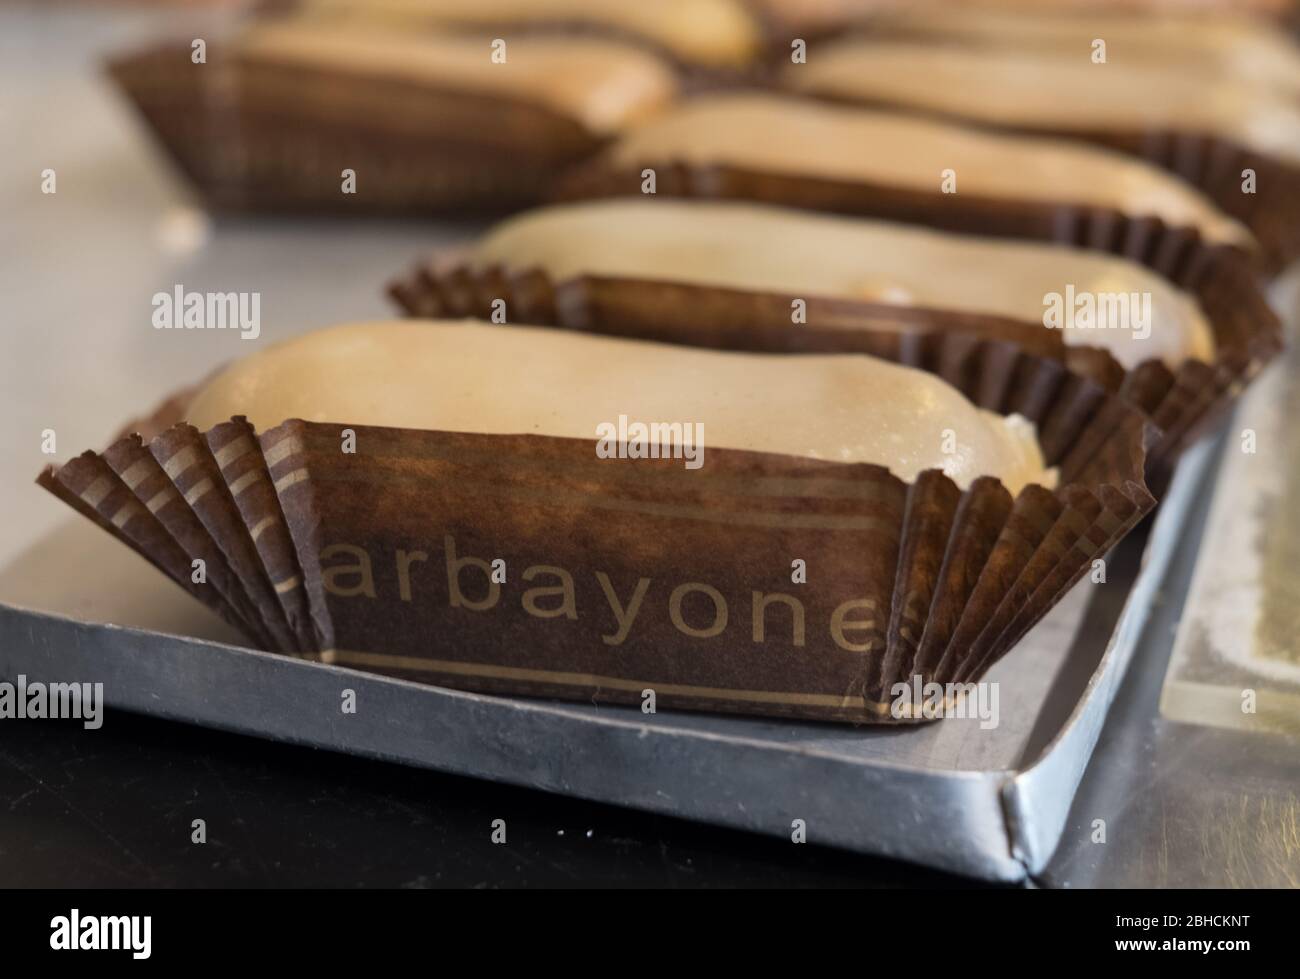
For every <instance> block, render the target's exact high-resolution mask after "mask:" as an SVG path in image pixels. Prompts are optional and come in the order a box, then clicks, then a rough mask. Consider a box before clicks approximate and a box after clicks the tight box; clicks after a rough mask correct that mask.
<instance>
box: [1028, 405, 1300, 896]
mask: <svg viewBox="0 0 1300 979" xmlns="http://www.w3.org/2000/svg"><path fill="white" fill-rule="evenodd" d="M1237 432H1238V426H1237V425H1233V426H1232V428H1231V429H1230V431H1229V436H1228V438H1227V439H1226V445H1227V450H1228V451H1230V452H1231V451H1236V450H1237V448H1236V444H1235V436H1236V434H1237ZM1209 504H1210V493H1209V492H1208V487H1207V488H1206V491H1205V492H1203V493H1202V494H1201V495H1200V497H1199V498H1198V499H1197V500H1196V502H1195V506H1194V507H1193V508H1192V510H1191V512H1190V513H1189V514H1188V518H1187V521H1186V524H1185V529H1184V530H1183V532H1182V534H1183V536H1182V539H1181V540H1180V542H1179V548H1178V552H1177V553H1176V555H1175V556H1174V559H1173V562H1172V565H1171V571H1170V575H1169V578H1168V581H1167V583H1166V585H1165V586H1164V588H1162V589H1161V593H1160V595H1159V596H1158V597H1157V599H1156V602H1155V605H1154V609H1153V612H1152V616H1151V622H1150V624H1149V625H1148V627H1147V630H1146V634H1145V636H1144V637H1143V640H1142V643H1141V644H1140V646H1139V653H1138V655H1139V658H1140V659H1139V662H1137V663H1135V664H1134V668H1133V669H1131V670H1130V671H1129V673H1128V675H1127V677H1126V679H1125V681H1124V684H1123V687H1122V689H1121V690H1120V693H1119V695H1118V697H1117V698H1116V701H1115V705H1114V707H1113V709H1112V710H1111V712H1110V715H1109V717H1108V718H1107V721H1106V726H1105V729H1104V730H1103V732H1102V737H1101V740H1100V742H1099V743H1098V745H1097V750H1096V752H1095V754H1094V755H1093V758H1092V762H1091V764H1090V766H1089V769H1088V772H1087V773H1086V775H1085V777H1084V780H1083V782H1082V784H1081V786H1080V788H1079V792H1078V794H1077V796H1076V797H1075V800H1074V804H1073V806H1072V807H1071V811H1070V815H1069V818H1068V820H1067V821H1066V825H1065V830H1064V833H1063V834H1062V838H1061V842H1060V846H1059V848H1058V849H1057V852H1056V853H1055V855H1054V856H1053V857H1052V859H1051V861H1050V863H1049V864H1048V865H1047V866H1046V867H1045V868H1044V870H1043V872H1042V873H1041V874H1040V875H1038V876H1037V878H1036V879H1037V880H1038V881H1039V883H1041V884H1044V885H1047V886H1055V887H1300V738H1296V737H1291V736H1286V735H1280V734H1268V733H1260V732H1248V731H1240V730H1225V729H1223V728H1219V727H1212V726H1207V725H1204V724H1201V723H1194V724H1188V723H1183V722H1181V721H1175V720H1169V719H1167V718H1164V717H1161V716H1160V712H1159V710H1158V704H1159V701H1160V691H1161V681H1162V678H1163V676H1164V672H1165V667H1166V665H1167V663H1168V662H1169V657H1170V652H1171V649H1172V647H1173V643H1174V635H1175V633H1176V632H1177V631H1178V629H1179V622H1180V619H1181V618H1182V617H1183V616H1184V611H1185V608H1186V601H1187V593H1188V585H1189V582H1190V579H1191V576H1192V569H1193V565H1194V564H1195V560H1196V554H1197V547H1198V545H1199V543H1200V539H1201V534H1202V531H1203V528H1204V524H1205V518H1206V513H1207V511H1208V509H1209ZM1099 832H1100V833H1101V834H1104V838H1099Z"/></svg>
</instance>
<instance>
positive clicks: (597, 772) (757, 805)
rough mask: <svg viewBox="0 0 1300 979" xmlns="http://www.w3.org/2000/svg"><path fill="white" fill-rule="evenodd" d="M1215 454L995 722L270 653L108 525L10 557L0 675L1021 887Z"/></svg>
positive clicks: (1074, 615) (1076, 593)
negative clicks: (620, 695)
mask: <svg viewBox="0 0 1300 979" xmlns="http://www.w3.org/2000/svg"><path fill="white" fill-rule="evenodd" d="M1212 450H1213V446H1212V445H1211V444H1210V443H1208V442H1203V443H1202V444H1200V445H1199V446H1197V447H1196V448H1195V449H1193V450H1192V451H1191V452H1190V453H1188V455H1187V456H1185V457H1184V459H1183V460H1182V462H1181V463H1180V464H1179V468H1178V471H1177V473H1176V475H1175V478H1174V481H1173V484H1172V486H1171V487H1170V490H1169V492H1168V494H1167V495H1166V497H1165V499H1164V501H1163V503H1162V504H1161V506H1160V508H1159V510H1158V511H1157V514H1156V517H1155V519H1154V521H1153V522H1152V523H1151V525H1150V527H1149V528H1148V529H1140V530H1139V531H1138V532H1136V533H1135V534H1133V535H1131V536H1130V537H1129V538H1128V539H1126V540H1125V541H1124V542H1123V543H1122V544H1121V545H1120V546H1119V547H1118V548H1117V549H1116V550H1115V552H1114V553H1113V554H1112V555H1111V557H1110V559H1109V560H1108V562H1107V576H1106V577H1107V581H1106V582H1105V583H1093V582H1091V581H1090V580H1087V579H1085V580H1084V581H1083V582H1081V583H1080V584H1079V585H1078V586H1077V587H1076V588H1075V589H1074V590H1073V591H1072V592H1071V593H1070V594H1069V595H1068V596H1067V597H1066V599H1065V601H1063V602H1062V603H1061V604H1060V605H1059V606H1058V607H1057V608H1056V609H1054V610H1053V611H1052V613H1051V614H1050V615H1049V616H1048V617H1047V618H1046V619H1044V620H1043V621H1042V622H1041V623H1040V624H1039V625H1038V626H1037V627H1035V629H1034V630H1033V631H1032V632H1031V633H1030V634H1029V635H1028V636H1027V637H1026V638H1025V639H1024V640H1023V641H1022V642H1021V643H1020V644H1019V645H1018V646H1017V647H1016V648H1015V649H1014V650H1013V651H1012V652H1011V653H1010V654H1009V655H1008V656H1007V657H1005V658H1004V659H1003V660H1002V661H1001V662H1000V663H998V664H997V665H996V666H995V667H994V669H993V670H992V672H991V673H990V674H989V675H988V677H987V678H986V679H987V680H989V681H997V683H998V689H999V694H1000V696H999V708H1000V710H999V713H1000V723H999V724H998V725H997V726H996V727H994V728H991V729H982V728H981V727H980V721H979V719H978V718H970V719H958V718H950V719H947V720H944V721H941V722H937V723H933V724H929V725H926V726H922V727H904V728H895V727H890V728H853V727H848V726H838V725H830V724H813V723H794V722H789V721H771V720H761V719H747V718H737V717H722V716H714V715H708V714H689V713H666V712H660V713H658V714H654V715H646V714H643V713H641V712H640V711H639V710H637V709H635V708H621V707H609V706H603V707H597V706H595V705H590V704H573V703H560V702H551V701H543V700H524V699H515V698H505V697H494V696H485V695H480V694H474V693H466V692H462V691H457V690H448V689H443V688H439V687H430V686H422V685H418V684H414V683H409V682H404V681H400V680H393V679H387V678H384V677H378V676H371V675H368V674H365V673H361V672H357V671H354V670H349V669H345V668H342V667H338V666H329V665H321V664H315V663H309V662H304V661H301V660H296V659H291V658H287V657H283V656H278V655H275V654H271V653H264V652H258V651H254V650H250V649H246V648H241V647H240V646H239V645H238V644H237V643H238V639H237V637H235V636H233V635H232V634H231V633H230V632H229V630H228V628H227V627H226V626H224V625H223V624H222V623H220V622H219V621H217V620H216V619H215V617H212V616H211V615H210V613H208V612H207V611H206V610H205V609H203V608H201V607H200V606H199V605H198V604H197V603H195V602H193V601H192V600H191V599H190V598H189V597H188V596H186V595H184V594H183V593H182V592H180V591H179V590H178V589H176V588H175V586H173V585H172V584H171V583H169V582H167V581H165V580H164V579H163V578H162V576H161V575H159V574H158V573H157V572H156V571H154V570H153V569H152V568H151V567H149V566H148V565H147V564H145V563H144V562H143V561H142V560H140V559H139V558H137V557H136V556H135V555H134V554H131V553H130V552H129V551H128V550H127V549H126V548H124V547H121V546H120V545H119V544H117V543H116V542H115V541H113V540H111V539H110V538H109V537H108V535H106V534H104V533H102V532H101V531H100V530H98V529H97V528H95V527H94V526H92V525H91V524H90V523H89V522H88V521H74V522H71V523H69V524H67V525H66V526H65V527H64V528H62V529H60V530H58V531H56V532H55V533H53V534H51V535H49V536H48V537H46V538H44V539H42V540H40V541H39V542H38V543H37V544H36V545H34V546H33V547H32V548H30V549H29V550H28V551H27V552H26V553H24V554H22V555H20V556H19V557H18V559H17V560H15V561H14V562H13V563H12V564H10V565H9V566H8V567H7V568H6V569H4V570H0V677H3V678H6V679H10V680H12V679H15V678H16V677H17V676H18V675H19V674H24V675H26V676H27V678H28V679H29V680H41V681H45V682H54V681H62V682H72V681H78V682H102V683H103V684H104V694H105V700H106V701H107V703H108V704H109V705H110V707H113V708H119V709H122V710H128V711H136V712H140V713H144V714H150V715H155V716H159V717H165V718H169V719H172V720H179V721H184V722H188V723H193V724H199V725H204V726H209V727H215V728H221V729H225V730H231V731H237V732H241V733H244V734H250V735H255V736H259V737H265V738H271V739H275V740H281V741H288V742H294V743H298V744H304V745H312V746H315V747H320V748H327V749H331V750H335V751H342V752H348V753H352V754H357V755H364V756H370V757H375V758H382V759H385V760H388V761H396V762H401V763H406V764H411V765H419V766H424V767H428V768H434V769H440V770H444V771H449V772H455V773H459V774H464V775H471V776H476V777H480V778H487V779H495V780H499V781H503V782H510V783H515V784H518V785H524V786H529V787H532V788H537V789H543V790H546V791H550V792H559V793H563V794H567V795H573V796H578V797H582V798H587V799H593V800H599V801H602V802H608V803H614V804H617V805H624V806H631V807H636V808H640V809H646V810H652V811H655V812H660V813H665V814H669V815H673V816H678V817H684V818H688V819H695V820H702V821H705V822H710V823H717V824H721V825H726V826H732V827H737V828H740V829H745V830H751V831H758V832H762V833H769V834H775V835H778V836H785V837H787V838H790V837H791V835H792V833H793V829H792V827H793V826H794V821H795V820H802V821H803V825H804V827H805V830H806V838H807V840H808V841H809V842H815V843H820V844H826V845H831V846H836V847H843V848H846V849H850V850H856V851H860V852H863V853H871V854H878V855H884V856H889V857H896V858H901V859H905V860H911V861H915V862H918V863H923V864H927V865H930V866H934V867H939V868H943V869H946V870H950V871H955V872H958V873H962V874H967V875H971V876H975V877H981V878H986V879H990V880H1000V881H1018V880H1022V879H1024V878H1026V877H1027V876H1029V875H1032V874H1035V873H1037V872H1038V871H1039V870H1041V869H1042V868H1043V867H1044V865H1045V864H1046V862H1047V861H1048V859H1049V857H1050V856H1051V855H1052V852H1053V850H1054V849H1055V847H1056V845H1057V842H1058V841H1059V839H1060V837H1061V833H1062V829H1063V827H1064V825H1065V820H1066V817H1067V813H1068V810H1069V807H1070V802H1071V799H1072V798H1073V796H1074V793H1075V791H1076V789H1077V788H1078V784H1079V780H1080V778H1081V776H1082V773H1083V770H1084V767H1085V766H1086V764H1087V762H1088V759H1089V757H1090V755H1091V753H1092V750H1093V747H1094V745H1095V744H1096V741H1097V737H1098V733H1099V731H1100V729H1101V726H1102V722H1103V720H1104V718H1105V716H1106V712H1107V709H1108V708H1109V706H1110V703H1111V701H1112V698H1113V696H1114V693H1115V690H1116V688H1117V686H1118V683H1119V680H1120V678H1121V677H1122V675H1123V673H1124V670H1125V668H1126V667H1127V665H1128V663H1129V661H1130V659H1131V658H1132V656H1133V654H1134V651H1135V648H1136V644H1137V641H1138V638H1139V636H1140V635H1141V633H1142V629H1143V626H1144V624H1145V622H1146V620H1147V617H1148V613H1149V611H1150V608H1151V603H1152V598H1153V596H1154V595H1155V594H1156V592H1157V590H1158V589H1159V588H1160V586H1161V582H1162V580H1163V579H1164V577H1165V573H1166V570H1167V568H1168V564H1169V560H1170V556H1171V554H1172V553H1173V550H1174V545H1175V543H1176V542H1177V540H1178V539H1179V535H1180V533H1181V532H1182V526H1181V525H1182V522H1183V517H1184V515H1185V513H1186V511H1187V509H1188V507H1189V504H1190V503H1191V502H1192V501H1193V500H1194V499H1195V497H1196V495H1197V494H1198V493H1200V492H1201V490H1202V488H1203V487H1204V486H1205V485H1206V484H1207V481H1208V480H1209V478H1210V475H1211V473H1210V470H1211V469H1212V468H1213V462H1214V459H1215V458H1216V457H1215V455H1214V454H1213V451H1212ZM33 492H35V489H33ZM344 689H352V690H354V691H355V693H356V706H357V710H356V713H348V714H345V713H343V712H342V710H341V692H342V691H343V690H344ZM105 723H108V724H111V723H112V716H111V713H110V715H109V717H108V719H107V720H106V722H105ZM85 736H87V737H93V736H94V732H93V731H87V732H86V735H85Z"/></svg>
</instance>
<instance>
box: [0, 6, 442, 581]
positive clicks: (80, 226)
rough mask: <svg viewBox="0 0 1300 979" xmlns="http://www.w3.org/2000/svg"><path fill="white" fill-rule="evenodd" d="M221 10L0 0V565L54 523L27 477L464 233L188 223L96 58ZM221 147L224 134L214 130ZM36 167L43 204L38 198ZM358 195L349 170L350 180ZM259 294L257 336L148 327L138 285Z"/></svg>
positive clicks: (59, 509)
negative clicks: (48, 177)
mask: <svg viewBox="0 0 1300 979" xmlns="http://www.w3.org/2000/svg"><path fill="white" fill-rule="evenodd" d="M235 23H236V21H235V17H234V15H232V14H230V13H221V12H216V13H211V12H209V13H201V14H180V15H172V14H165V13H162V12H159V11H149V10H127V11H124V10H121V9H117V10H113V9H103V10H96V9H93V8H79V9H59V8H56V7H54V6H53V5H50V4H39V5H32V6H17V7H14V6H4V5H0V133H3V146H4V150H3V152H2V153H0V513H3V521H0V566H2V565H4V564H5V563H7V562H9V561H10V560H11V559H12V558H13V557H14V556H15V555H16V554H18V553H19V552H20V551H21V550H22V549H23V548H24V547H26V546H27V545H29V544H31V543H32V542H34V541H35V540H37V539H38V538H39V537H41V536H42V535H43V534H45V533H47V532H48V531H50V530H51V529H52V528H54V527H55V526H56V525H58V524H60V523H63V522H65V521H66V520H67V519H68V516H69V514H68V512H67V510H66V508H65V507H64V506H63V505H62V504H60V503H58V502H57V501H56V500H54V499H53V497H50V496H49V495H47V494H46V493H45V492H44V491H42V490H40V489H39V488H38V487H37V486H36V485H35V484H34V482H33V480H34V479H35V477H36V474H37V473H38V472H39V471H40V469H41V468H42V466H44V465H45V464H46V463H48V462H50V461H53V460H51V458H50V457H49V456H45V455H43V454H42V452H41V433H42V431H43V430H45V429H53V430H54V431H55V433H56V437H57V450H58V451H57V456H56V457H55V458H56V459H57V460H60V461H61V460H65V459H67V458H69V457H71V456H72V455H75V454H76V453H78V452H81V451H82V450H84V449H87V448H102V447H103V446H104V445H105V444H106V441H107V440H108V439H109V438H111V436H112V435H113V434H115V433H116V432H117V431H118V430H119V429H120V428H121V426H122V425H124V424H126V423H127V422H128V421H130V420H131V419H132V418H134V417H136V416H138V415H139V414H141V413H142V412H144V411H147V410H149V409H150V408H152V407H153V405H154V404H155V403H157V402H158V401H159V400H161V399H162V398H163V397H164V396H165V395H166V394H167V393H168V392H169V391H171V390H173V389H175V388H176V387H178V386H180V385H184V384H187V383H190V382H192V381H194V380H196V379H198V378H201V377H203V376H204V375H205V374H206V373H207V372H208V371H210V370H211V369H212V368H213V367H215V366H217V365H218V364H220V363H222V362H224V361H226V360H228V359H231V358H233V357H236V356H240V355H243V354H246V353H248V352H249V351H250V350H252V349H254V346H255V344H266V343H271V342H274V341H276V340H277V339H281V338H284V337H286V336H289V335H292V334H295V333H299V332H301V331H303V330H307V329H311V328H313V327H315V326H321V325H325V324H328V323H333V322H341V321H346V320H350V319H364V318H375V317H379V316H387V315H395V311H394V310H393V308H392V307H390V306H389V304H388V302H387V300H386V299H385V298H384V296H383V294H382V289H383V285H384V283H385V282H386V281H387V279H388V278H389V277H391V276H392V275H394V274H396V273H398V272H401V271H404V270H405V269H406V267H407V266H408V265H410V264H411V263H413V262H414V261H415V259H416V258H417V257H418V256H419V255H420V254H421V253H422V252H423V251H425V250H427V249H429V248H432V247H434V246H436V245H438V244H440V243H445V242H447V241H448V240H451V239H457V238H460V237H463V236H464V234H465V233H466V229H459V228H455V227H449V226H446V225H442V226H438V225H433V224H421V223H418V222H412V223H376V222H367V221H346V220H343V221H317V220H280V219H274V218H219V219H216V220H214V221H212V222H208V221H207V219H206V218H205V217H204V215H203V212H202V211H201V210H200V209H198V208H197V207H196V205H195V202H194V200H193V198H192V196H191V194H190V192H189V191H188V189H187V188H186V186H185V185H184V183H183V181H182V180H181V178H180V177H179V176H178V175H177V174H176V173H175V172H174V171H173V170H172V168H171V166H170V163H169V161H168V160H167V159H166V158H165V157H164V156H163V155H162V153H161V151H160V150H159V149H158V148H157V147H156V146H155V145H154V143H153V141H152V140H151V138H150V136H149V133H148V132H147V130H146V129H145V127H144V126H143V124H142V123H141V122H140V121H139V120H138V119H137V118H136V116H135V114H134V111H133V110H132V108H131V106H130V105H129V104H128V103H127V102H126V101H125V99H123V98H122V97H121V96H120V95H119V94H118V92H117V91H116V90H115V89H114V88H113V86H112V85H111V84H110V83H109V82H108V80H107V79H106V78H105V77H104V75H103V74H102V61H103V58H104V57H105V56H106V55H107V54H109V53H112V52H116V51H123V50H130V49H131V48H133V47H135V46H137V45H140V44H144V43H148V42H149V41H150V40H151V39H154V38H158V37H182V38H193V37H204V38H205V39H207V40H208V42H209V45H211V44H213V43H214V41H215V40H219V38H220V35H221V32H222V31H223V30H228V29H229V28H230V27H231V26H233V25H234V24H235ZM231 138H232V139H233V138H237V136H236V134H233V133H232V134H231ZM47 167H48V168H53V169H54V170H55V172H56V174H57V193H55V194H51V195H47V194H43V193H42V192H41V171H42V170H44V169H45V168H47ZM359 178H360V179H359V180H358V187H359V191H360V192H362V193H364V175H363V174H362V175H359ZM178 284H182V285H184V286H185V288H186V289H187V290H189V289H194V290H200V291H204V290H220V291H231V290H234V291H260V292H261V294H262V295H261V314H262V335H261V338H260V339H259V340H256V341H245V340H241V339H240V338H239V335H238V333H237V332H235V331H215V330H214V331H161V330H155V329H154V328H153V327H152V325H151V323H150V316H151V314H152V312H153V307H152V305H151V298H152V296H153V294H154V293H155V292H159V291H168V292H170V291H171V290H173V289H174V288H175V287H176V285H178Z"/></svg>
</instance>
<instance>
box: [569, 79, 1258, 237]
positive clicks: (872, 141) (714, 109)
mask: <svg viewBox="0 0 1300 979" xmlns="http://www.w3.org/2000/svg"><path fill="white" fill-rule="evenodd" d="M805 67H806V66H805ZM675 163H682V164H686V165H692V166H698V167H712V166H719V165H721V166H730V167H735V168H738V169H742V170H746V171H751V172H755V173H760V174H772V175H785V176H795V177H804V178H811V179H814V180H832V181H839V182H845V183H849V184H862V185H872V186H876V187H881V188H888V189H891V190H910V191H916V192H920V193H930V194H933V195H934V196H935V197H938V196H939V195H940V194H941V191H942V185H943V181H944V179H945V171H951V172H952V175H953V178H954V186H955V190H956V193H953V194H945V195H944V206H945V207H946V208H947V209H948V210H954V209H958V210H959V209H960V208H961V207H962V205H963V201H964V200H965V199H966V198H991V199H996V200H1004V201H1024V202H1036V203H1044V204H1074V205H1083V206H1090V207H1098V208H1110V209H1114V210H1116V211H1119V212H1122V213H1123V214H1125V215H1127V216H1130V217H1146V216H1150V217H1158V218H1160V219H1162V220H1163V221H1164V222H1165V223H1166V224H1168V225H1171V226H1176V227H1191V228H1195V229H1197V230H1198V231H1199V232H1200V234H1201V236H1202V237H1203V238H1205V239H1207V240H1209V241H1214V242H1221V243H1229V244H1235V245H1239V246H1242V247H1250V245H1251V237H1250V234H1249V232H1248V231H1246V230H1245V228H1243V227H1242V226H1241V225H1239V224H1237V223H1236V222H1235V221H1233V220H1232V219H1230V218H1228V217H1226V216H1225V215H1224V214H1222V213H1221V212H1220V211H1218V210H1217V209H1216V208H1215V207H1214V206H1213V205H1212V204H1211V203H1210V202H1209V201H1208V200H1206V199H1205V198H1204V197H1202V196H1201V195H1200V194H1199V193H1197V192H1196V191H1195V190H1193V189H1192V188H1190V187H1188V186H1187V185H1186V184H1184V183H1183V182H1182V181H1180V180H1178V179H1176V178H1174V177H1171V176H1169V175H1168V174H1166V173H1164V172H1162V171H1161V170H1159V169H1157V168H1155V167H1152V166H1149V165H1147V164H1144V163H1142V162H1139V161H1137V160H1133V159H1129V158H1127V157H1125V156H1123V155H1121V154H1117V153H1112V152H1107V151H1103V150H1099V149H1096V148H1093V147H1090V146H1085V145H1080V144H1078V143H1075V142H1067V141H1064V140H1050V139H1041V138H1033V137H1021V136H1008V135H1004V134H996V133H990V132H985V131H982V130H977V129H973V128H968V127H963V126H959V125H955V124H950V123H946V122H942V121H939V120H935V119H927V118H924V117H920V116H915V115H906V114H902V113H897V112H886V111H876V110H870V109H864V108H857V107H848V106H831V105H823V104H813V103H809V102H807V101H804V100H801V99H797V98H792V97H789V96H779V95H768V94H759V93H736V94H726V95H713V96H707V97H701V98H697V99H693V100H690V101H688V102H685V103H683V104H681V105H680V106H679V107H677V108H675V109H672V110H669V111H667V112H665V113H663V114H661V115H659V116H657V117H656V118H654V119H652V120H651V121H649V122H647V123H645V124H644V125H642V126H638V127H636V128H635V129H633V130H631V131H630V132H628V133H627V134H625V135H624V136H623V137H622V138H621V139H619V140H618V141H616V142H615V143H613V144H612V145H611V146H610V148H609V149H608V150H607V151H606V152H605V153H604V154H603V155H602V157H601V158H600V160H599V161H598V166H599V167H601V168H604V169H605V170H607V171H610V172H617V173H619V174H625V175H626V176H627V179H626V180H625V181H624V183H623V188H624V189H623V191H622V192H623V193H636V192H637V191H638V190H639V187H640V181H641V179H642V178H641V173H640V171H641V170H642V168H644V167H654V166H671V165H672V164H675ZM576 186H577V191H576V192H577V193H579V194H580V193H581V185H580V184H577V185H576ZM883 196H884V197H885V198H886V203H888V198H889V197H890V196H891V195H889V194H884V195H883ZM776 202H777V203H781V201H780V200H777V201H776ZM828 209H834V208H833V207H831V208H828ZM864 212H865V211H864ZM972 230H981V229H978V228H972Z"/></svg>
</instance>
